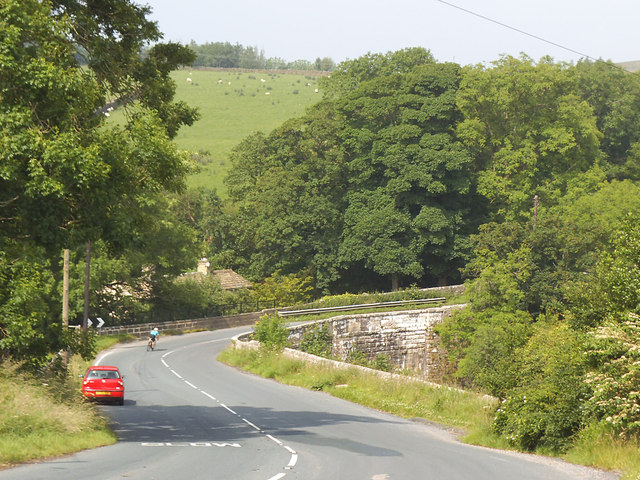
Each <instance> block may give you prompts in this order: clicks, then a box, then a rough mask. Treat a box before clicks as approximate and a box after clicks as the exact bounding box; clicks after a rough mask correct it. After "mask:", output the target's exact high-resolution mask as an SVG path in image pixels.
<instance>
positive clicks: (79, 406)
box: [0, 336, 126, 469]
mask: <svg viewBox="0 0 640 480" xmlns="http://www.w3.org/2000/svg"><path fill="white" fill-rule="evenodd" d="M124 340H126V338H125V337H113V336H112V337H100V338H99V339H98V342H97V344H98V350H103V349H106V348H108V347H110V346H112V345H113V344H115V343H117V342H120V341H124ZM90 363H91V362H89V361H86V360H82V359H81V358H79V357H76V356H74V357H72V358H71V360H70V362H69V369H68V370H69V371H68V373H67V375H66V377H59V376H55V375H51V376H47V377H36V376H33V375H30V374H27V373H24V372H20V371H19V368H18V365H17V364H15V363H11V362H4V363H2V366H1V368H0V469H2V468H6V467H7V466H9V465H11V464H17V463H23V462H28V461H31V460H38V459H43V458H47V457H56V456H60V455H66V454H70V453H74V452H78V451H80V450H85V449H89V448H96V447H100V446H103V445H110V444H113V443H115V442H116V436H115V435H114V434H113V433H112V432H111V430H110V428H109V425H108V421H107V419H106V418H104V417H103V416H101V415H100V414H99V412H98V410H97V408H96V407H95V406H94V405H93V404H90V403H88V402H86V401H85V400H84V398H83V397H82V395H81V394H80V383H81V379H80V378H78V374H81V373H84V371H85V370H86V368H87V367H88V365H89V364H90Z"/></svg>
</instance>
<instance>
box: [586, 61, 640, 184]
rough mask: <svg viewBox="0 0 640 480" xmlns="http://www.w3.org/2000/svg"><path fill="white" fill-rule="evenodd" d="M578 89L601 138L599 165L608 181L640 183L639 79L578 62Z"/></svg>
mask: <svg viewBox="0 0 640 480" xmlns="http://www.w3.org/2000/svg"><path fill="white" fill-rule="evenodd" d="M574 74H575V76H576V77H577V82H578V88H579V91H580V94H581V96H582V98H583V99H585V100H586V101H587V102H588V103H589V105H591V107H592V108H593V112H594V114H595V116H596V122H597V127H598V130H600V131H601V132H602V134H603V137H602V142H601V150H602V152H603V153H604V156H603V158H602V160H601V164H602V167H603V169H604V170H605V173H606V175H607V178H608V179H609V180H611V179H618V180H623V179H632V180H639V179H640V167H639V165H640V164H639V162H638V158H640V157H639V156H638V149H639V148H640V133H639V132H638V128H637V125H638V122H640V106H639V105H638V102H637V98H638V95H640V78H639V77H638V74H637V73H630V72H627V71H625V70H623V69H622V68H620V67H618V66H617V65H615V64H613V63H611V62H604V61H601V60H598V61H589V60H580V61H579V62H578V63H577V64H576V66H575V72H574Z"/></svg>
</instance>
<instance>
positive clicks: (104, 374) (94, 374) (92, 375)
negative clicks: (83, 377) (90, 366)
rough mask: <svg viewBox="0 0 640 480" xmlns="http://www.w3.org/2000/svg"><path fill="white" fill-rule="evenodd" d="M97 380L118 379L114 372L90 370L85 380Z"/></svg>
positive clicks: (118, 376)
mask: <svg viewBox="0 0 640 480" xmlns="http://www.w3.org/2000/svg"><path fill="white" fill-rule="evenodd" d="M99 378H114V379H115V378H120V375H118V372H116V371H115V370H91V371H90V372H89V373H88V374H87V380H95V379H99Z"/></svg>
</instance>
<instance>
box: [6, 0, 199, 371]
mask: <svg viewBox="0 0 640 480" xmlns="http://www.w3.org/2000/svg"><path fill="white" fill-rule="evenodd" d="M146 13H148V9H145V8H140V7H137V6H135V4H133V3H130V2H128V1H122V2H121V1H107V2H89V3H87V2H78V1H72V0H67V1H61V2H53V3H49V2H38V1H35V0H26V1H20V2H18V1H15V0H7V1H5V2H2V4H1V5H0V63H2V65H3V68H2V71H1V72H0V98H1V99H2V101H1V102H0V250H2V251H3V253H4V259H5V262H6V267H7V268H8V270H5V271H7V272H10V271H11V270H12V269H14V268H15V267H16V266H17V265H20V264H22V265H25V266H26V265H28V264H29V263H30V262H31V263H33V265H38V266H40V267H41V268H42V270H43V271H42V272H40V273H39V274H38V275H35V276H34V275H33V274H32V273H29V272H30V271H31V269H30V268H19V269H18V270H16V271H15V273H16V278H23V279H24V280H25V282H27V283H28V284H30V285H31V286H30V287H29V288H30V289H33V291H34V292H35V291H39V292H42V295H44V294H46V293H52V295H51V297H50V301H49V302H39V303H36V304H27V303H24V302H21V301H20V300H19V299H20V298H21V296H22V295H23V294H24V290H23V287H24V284H23V283H20V282H13V281H7V282H4V283H3V284H2V285H0V288H2V289H3V291H2V293H1V294H0V298H2V302H3V303H2V306H3V307H7V308H8V309H5V310H4V311H3V314H2V316H1V317H0V328H1V329H2V333H0V336H2V339H1V340H0V342H1V343H2V345H3V347H2V348H3V349H4V348H5V347H6V348H8V349H9V351H10V352H12V353H13V354H16V355H31V356H33V361H34V362H35V363H37V362H39V361H43V360H44V359H45V356H46V354H47V353H48V352H49V351H56V350H58V349H60V348H62V347H64V345H62V342H64V341H66V340H65V338H67V335H66V332H61V330H60V318H59V313H58V312H59V310H60V309H59V308H56V307H55V306H56V305H59V304H60V298H59V297H58V296H57V292H56V291H55V290H54V292H52V291H51V287H50V286H49V283H50V282H52V281H53V282H54V283H53V285H55V282H57V281H59V279H60V273H61V272H60V263H59V258H60V255H61V251H62V248H65V247H68V248H71V249H74V248H76V247H77V246H80V245H84V243H85V242H86V241H97V240H99V239H101V240H103V241H104V244H105V245H106V247H107V248H108V249H110V250H111V251H113V252H116V253H122V252H124V251H125V250H127V249H131V248H134V249H135V248H146V247H147V246H148V245H149V242H150V237H149V235H150V234H152V231H151V230H150V229H149V228H148V225H149V223H151V222H152V221H153V220H152V218H151V217H150V216H149V214H151V213H153V214H154V216H155V218H156V219H157V218H158V215H163V214H164V213H160V212H159V209H157V208H156V209H154V206H157V205H158V202H157V200H158V198H159V196H160V194H162V193H164V192H166V191H180V190H181V189H182V188H184V176H185V174H186V171H187V166H186V162H185V158H184V157H183V156H182V155H181V154H179V153H178V152H177V150H176V148H175V146H174V145H173V144H172V143H171V142H170V138H169V137H170V136H171V135H173V134H175V131H176V129H177V128H178V127H179V126H180V125H183V124H188V123H189V122H192V121H193V120H194V119H195V111H193V110H191V109H188V108H186V107H185V106H184V105H181V104H173V103H172V101H171V99H172V86H171V84H170V83H166V82H164V81H163V80H165V79H166V78H167V76H168V74H169V72H170V70H172V69H173V68H175V66H176V63H175V62H177V61H182V60H185V59H188V58H189V57H190V55H189V54H188V52H187V51H185V50H183V48H182V47H179V46H176V45H156V46H154V47H153V48H152V50H151V52H150V54H149V55H148V57H146V58H145V59H142V58H141V57H140V56H139V48H140V46H141V45H143V44H144V43H145V42H148V41H151V40H156V39H157V38H158V36H159V33H158V31H157V29H156V27H155V24H153V23H152V22H149V21H147V20H146V19H145V18H144V15H145V14H146ZM80 51H81V52H84V54H85V55H86V60H87V66H88V68H85V67H83V66H81V65H80V64H79V63H78V60H77V54H78V52H80ZM107 95H109V96H114V97H116V98H118V99H120V100H122V101H125V100H130V99H132V98H135V99H137V106H136V107H135V108H134V109H133V110H132V113H133V115H131V116H130V117H129V122H128V123H127V124H126V125H125V126H110V125H106V124H105V121H104V119H105V116H103V115H102V112H103V111H104V110H103V109H104V107H105V103H106V97H107ZM150 108H153V110H151V109H150ZM153 233H156V232H153ZM22 244H24V247H20V248H18V247H16V245H22ZM12 275H13V274H12ZM7 278H8V277H7ZM98 289H99V288H98ZM19 309H22V311H21V312H20V311H18V310H19ZM0 310H2V309H0ZM20 319H24V322H22V324H20V322H21V321H22V320H20ZM25 322H26V323H25ZM27 324H28V325H27ZM17 325H20V327H19V328H15V327H16V326H17ZM29 332H37V335H35V334H34V335H31V334H30V333H29ZM40 336H44V339H45V341H44V342H41V341H40V340H39V338H40Z"/></svg>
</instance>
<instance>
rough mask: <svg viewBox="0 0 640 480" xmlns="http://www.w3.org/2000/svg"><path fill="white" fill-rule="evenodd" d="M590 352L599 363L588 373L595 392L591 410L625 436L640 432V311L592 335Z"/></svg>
mask: <svg viewBox="0 0 640 480" xmlns="http://www.w3.org/2000/svg"><path fill="white" fill-rule="evenodd" d="M590 337H591V338H590V342H589V345H588V351H587V355H588V356H589V357H590V358H591V360H592V361H593V362H594V363H595V364H596V366H597V368H596V370H595V371H593V372H591V373H589V374H588V375H587V382H588V383H589V384H590V385H591V387H592V389H593V394H592V397H591V398H590V400H589V401H588V403H587V408H588V410H589V411H590V412H591V413H592V414H593V415H595V416H596V417H597V418H600V419H601V420H602V421H604V422H605V423H607V424H609V425H611V426H612V427H613V429H614V430H615V431H616V433H618V434H619V435H620V436H621V437H625V438H628V437H631V436H639V435H640V315H637V314H634V313H630V314H629V317H628V320H627V321H626V322H614V321H611V322H608V323H607V324H605V325H603V326H601V327H599V328H597V329H596V330H594V331H593V332H592V333H591V335H590Z"/></svg>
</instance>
